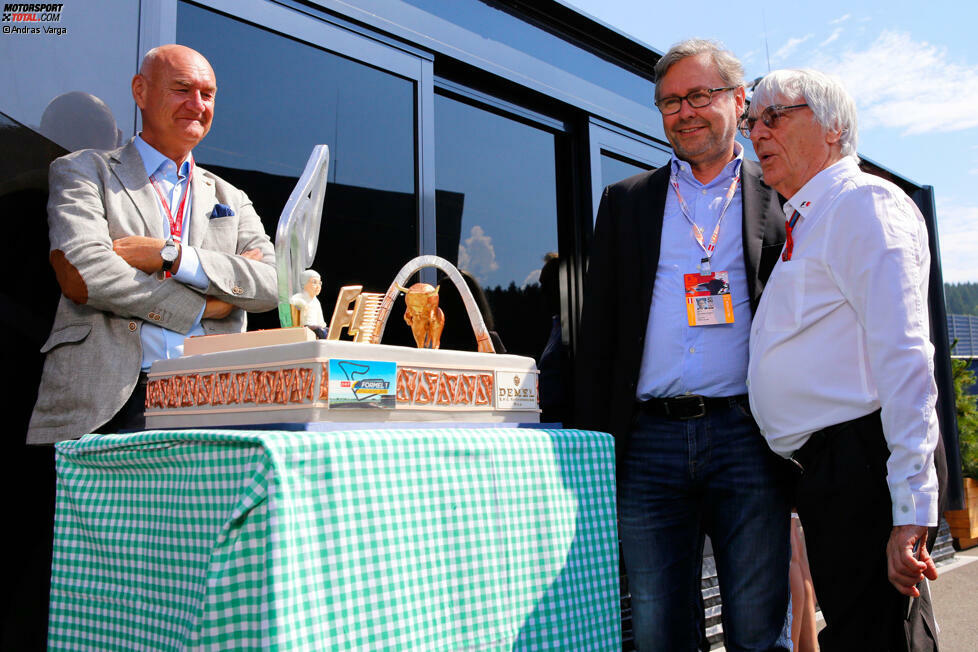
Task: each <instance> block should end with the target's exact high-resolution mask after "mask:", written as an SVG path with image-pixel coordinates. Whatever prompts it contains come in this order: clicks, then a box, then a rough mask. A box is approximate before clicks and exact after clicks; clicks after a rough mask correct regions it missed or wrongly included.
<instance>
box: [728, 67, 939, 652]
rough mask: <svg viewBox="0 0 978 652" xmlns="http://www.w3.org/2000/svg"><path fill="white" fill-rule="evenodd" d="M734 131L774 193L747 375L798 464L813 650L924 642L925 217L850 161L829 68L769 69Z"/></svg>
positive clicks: (780, 443) (928, 408) (760, 413)
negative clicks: (816, 632)
mask: <svg viewBox="0 0 978 652" xmlns="http://www.w3.org/2000/svg"><path fill="white" fill-rule="evenodd" d="M741 130H742V131H743V132H744V134H745V135H748V136H749V137H750V139H751V142H752V143H753V144H754V150H755V152H756V153H757V156H758V158H759V160H760V162H761V167H762V169H763V171H764V179H765V181H766V182H767V183H768V184H770V185H771V186H773V187H774V188H775V189H776V190H777V191H778V192H779V193H780V194H781V195H782V196H783V197H785V198H786V199H787V201H786V202H785V205H784V213H785V215H786V216H787V217H788V219H787V240H786V242H785V246H784V250H783V251H782V255H781V260H779V261H778V263H777V265H775V268H774V271H773V272H772V274H771V277H770V279H769V280H768V284H767V287H766V288H765V291H764V295H763V297H762V298H761V302H760V305H759V306H758V309H757V314H756V316H755V318H754V322H753V325H752V328H751V340H750V364H749V369H748V386H749V390H750V399H751V409H752V412H753V414H754V416H755V417H756V419H757V421H758V423H759V424H760V427H761V432H762V433H763V434H764V437H765V438H766V439H767V441H768V444H769V445H770V447H771V448H772V449H773V450H774V451H775V452H777V453H779V454H781V455H782V456H784V457H786V458H790V459H791V460H792V461H794V462H795V464H796V466H797V467H798V471H799V478H798V484H797V507H798V512H799V514H800V516H801V522H802V525H803V526H804V528H805V536H806V538H807V540H808V554H809V558H810V562H811V569H812V578H813V580H814V584H815V593H816V595H817V596H818V600H819V604H820V605H821V608H822V612H823V614H824V615H825V622H826V627H825V629H824V630H823V631H822V633H821V634H820V636H819V641H820V643H821V645H822V649H823V650H839V649H846V650H904V649H913V650H918V649H936V632H934V631H933V630H934V623H933V616H932V613H931V611H930V601H929V594H928V592H927V590H926V582H924V583H922V580H923V579H924V578H925V577H926V578H929V579H932V580H933V579H936V578H937V569H936V568H935V566H934V562H933V561H932V560H931V558H930V556H929V554H928V551H927V547H926V545H925V544H926V543H927V539H928V526H934V525H936V524H937V517H938V493H939V492H938V472H937V469H936V468H935V449H936V448H937V447H938V444H939V439H940V436H939V431H938V422H937V414H936V412H935V408H934V406H935V403H936V400H937V387H936V384H935V382H934V373H933V372H934V363H933V357H934V349H933V347H932V346H931V343H930V339H929V319H928V312H927V281H928V272H929V265H930V254H929V250H928V244H927V229H926V226H925V224H924V220H923V218H922V217H921V215H920V212H919V211H918V210H917V207H916V206H915V205H914V203H913V202H912V201H911V200H910V198H909V197H907V196H906V195H905V194H904V193H903V192H902V191H901V190H900V189H899V188H897V187H896V186H894V185H893V184H892V183H889V182H887V181H884V180H882V179H880V178H878V177H875V176H872V175H869V174H866V173H863V172H861V171H860V169H859V167H858V165H857V163H858V159H857V157H856V108H855V104H854V103H853V101H852V98H851V97H850V96H849V94H848V93H847V92H846V90H845V89H844V88H843V86H842V85H841V83H840V82H838V81H837V80H836V79H834V78H832V77H829V76H827V75H824V74H821V73H819V72H816V71H813V70H780V71H776V72H773V73H771V74H769V75H768V76H767V77H765V78H764V79H763V80H762V81H761V82H760V84H759V85H758V86H757V88H756V89H755V91H754V96H753V99H752V102H751V106H750V110H749V112H748V114H747V117H746V119H745V120H744V121H743V122H742V123H741ZM936 457H937V458H939V459H940V460H941V461H943V451H938V454H937V455H936ZM939 466H940V467H941V468H942V470H943V469H944V468H945V467H944V463H941V464H939ZM931 539H932V537H931ZM931 545H933V543H931ZM914 598H916V599H914ZM908 600H913V604H910V605H908ZM924 623H927V624H924Z"/></svg>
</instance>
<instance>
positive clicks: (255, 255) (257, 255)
mask: <svg viewBox="0 0 978 652" xmlns="http://www.w3.org/2000/svg"><path fill="white" fill-rule="evenodd" d="M241 257H242V258H247V259H249V260H254V261H257V262H259V263H260V262H261V261H262V258H264V256H262V255H261V249H249V250H248V251H245V252H242V253H241Z"/></svg>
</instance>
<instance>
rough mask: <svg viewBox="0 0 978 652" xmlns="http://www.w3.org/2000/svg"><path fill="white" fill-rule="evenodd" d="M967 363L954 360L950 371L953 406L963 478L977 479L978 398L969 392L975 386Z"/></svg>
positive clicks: (958, 359) (959, 359) (973, 375)
mask: <svg viewBox="0 0 978 652" xmlns="http://www.w3.org/2000/svg"><path fill="white" fill-rule="evenodd" d="M968 362H969V361H968V360H964V359H961V358H954V359H952V360H951V369H952V371H953V376H954V404H955V407H956V408H957V413H958V443H959V445H960V450H961V470H962V473H963V474H964V475H965V476H967V477H970V478H976V479H978V396H975V395H974V394H971V393H970V392H969V390H971V388H972V387H973V386H974V384H975V372H973V371H971V370H970V369H969V368H968Z"/></svg>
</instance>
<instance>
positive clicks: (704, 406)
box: [638, 394, 747, 420]
mask: <svg viewBox="0 0 978 652" xmlns="http://www.w3.org/2000/svg"><path fill="white" fill-rule="evenodd" d="M746 401H747V395H746V394H740V395H738V396H719V397H714V396H700V395H699V394H684V395H682V396H673V397H670V398H650V399H649V400H647V401H643V402H641V403H639V404H638V409H639V410H640V411H641V412H644V413H645V414H651V415H652V416H657V417H665V418H667V419H680V420H686V419H698V418H700V417H705V416H706V415H707V414H708V413H709V412H712V411H714V410H718V409H725V408H729V407H730V406H732V405H734V404H736V403H741V404H744V402H746Z"/></svg>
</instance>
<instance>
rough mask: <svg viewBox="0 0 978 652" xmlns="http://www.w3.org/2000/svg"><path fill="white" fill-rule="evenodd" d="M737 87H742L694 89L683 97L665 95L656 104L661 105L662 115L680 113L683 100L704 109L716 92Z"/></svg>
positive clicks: (694, 106) (696, 107)
mask: <svg viewBox="0 0 978 652" xmlns="http://www.w3.org/2000/svg"><path fill="white" fill-rule="evenodd" d="M735 88H740V87H739V86H726V87H724V88H704V89H702V90H698V91H693V92H692V93H689V94H688V95H683V96H682V97H676V96H675V95H673V96H672V97H665V98H663V99H661V100H656V102H655V105H656V106H657V107H659V111H660V112H662V115H672V114H674V113H679V109H681V108H682V106H683V100H686V103H687V104H689V105H690V106H691V107H693V108H694V109H702V108H703V107H704V106H710V103H711V102H713V94H714V93H722V92H723V91H732V90H733V89H735Z"/></svg>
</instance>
